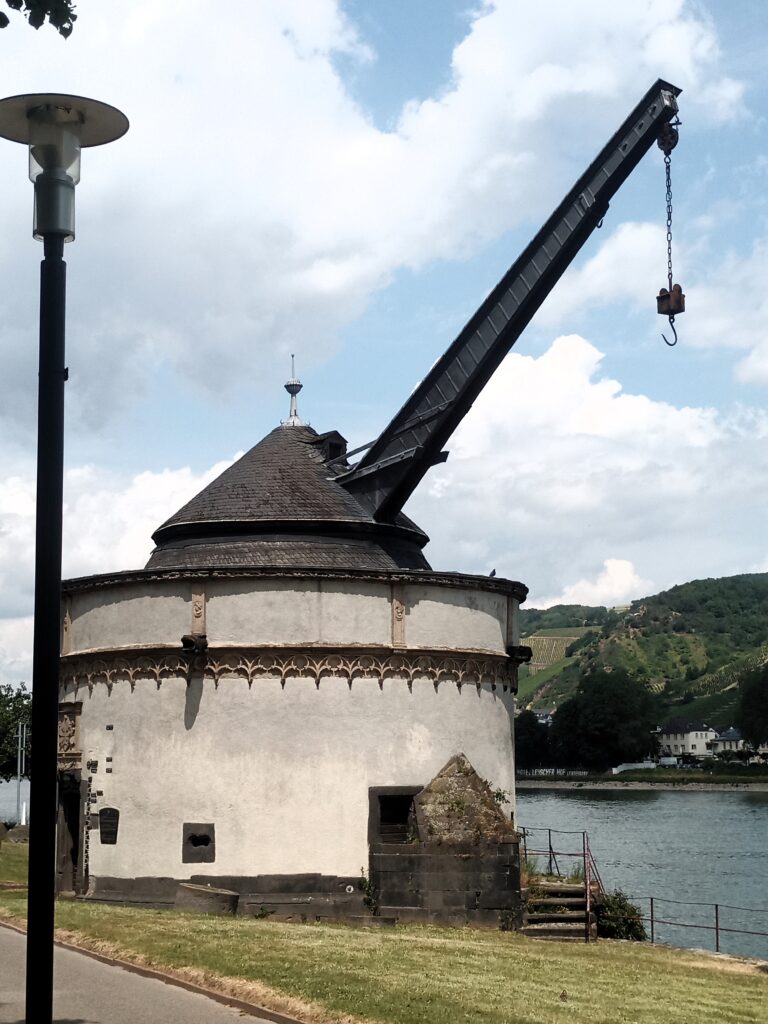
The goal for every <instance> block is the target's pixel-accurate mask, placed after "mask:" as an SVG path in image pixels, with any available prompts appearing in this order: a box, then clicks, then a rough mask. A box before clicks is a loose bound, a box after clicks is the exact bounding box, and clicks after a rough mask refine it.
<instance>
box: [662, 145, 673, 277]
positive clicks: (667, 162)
mask: <svg viewBox="0 0 768 1024" xmlns="http://www.w3.org/2000/svg"><path fill="white" fill-rule="evenodd" d="M671 168H672V158H671V156H670V154H669V153H665V154H664V170H665V173H666V178H667V277H668V278H669V291H670V292H671V291H672V170H671Z"/></svg>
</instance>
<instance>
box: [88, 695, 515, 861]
mask: <svg viewBox="0 0 768 1024" xmlns="http://www.w3.org/2000/svg"><path fill="white" fill-rule="evenodd" d="M77 696H78V698H79V699H82V700H83V712H82V720H81V738H82V742H83V753H84V756H85V757H86V758H87V759H88V760H96V761H97V762H98V765H99V767H98V769H97V772H96V774H95V775H94V780H93V786H94V791H97V792H100V793H101V794H102V795H101V796H99V798H98V803H97V805H96V806H95V808H94V809H98V807H100V806H110V807H117V808H118V809H119V810H120V826H119V841H118V843H117V845H115V846H102V845H101V844H100V842H99V839H98V832H97V831H96V832H94V833H93V834H92V840H91V846H90V874H91V875H92V876H97V877H104V876H108V877H122V878H131V877H139V876H147V875H150V876H170V877H175V878H179V877H186V876H189V875H191V874H209V875H257V874H265V873H275V874H292V873H301V872H321V873H324V874H338V875H357V874H359V872H360V867H361V865H365V864H366V863H367V858H368V845H367V843H368V841H367V829H368V788H369V787H370V786H423V785H425V784H426V783H427V782H429V781H430V780H431V779H432V778H433V777H434V776H435V775H436V773H437V772H438V771H439V770H440V768H441V767H442V766H443V764H445V762H446V761H447V760H448V759H449V758H450V757H451V756H452V755H453V754H456V753H458V752H460V751H461V752H463V753H465V754H466V755H467V757H468V758H469V760H470V762H471V763H472V764H473V765H474V767H475V768H476V769H477V771H478V772H479V773H480V775H482V776H483V777H484V778H486V779H488V781H489V782H490V783H491V784H492V786H493V787H494V788H496V787H499V788H501V789H504V790H507V791H508V792H511V791H512V789H513V785H514V779H513V765H512V759H511V719H512V703H513V697H512V696H511V694H508V693H503V692H502V691H501V688H497V690H496V691H492V690H491V688H490V687H489V686H483V687H480V689H478V688H477V687H475V686H467V685H465V686H463V687H461V688H459V687H458V686H457V685H456V684H455V683H452V682H445V683H441V684H440V685H439V686H438V687H437V689H436V688H435V686H434V685H433V683H432V682H431V681H430V680H426V679H424V680H415V681H414V682H413V684H412V688H411V689H410V690H409V688H408V685H407V684H406V682H405V681H404V680H402V679H385V680H384V681H383V682H382V684H381V685H379V683H378V682H377V681H376V680H375V679H356V680H354V681H353V683H352V686H351V687H350V686H349V685H348V683H347V680H346V679H339V678H323V679H322V680H321V682H320V685H319V686H316V685H315V683H314V681H312V680H310V679H289V680H287V681H286V683H285V686H284V687H283V686H281V684H280V682H279V680H277V679H262V680H257V681H255V682H254V683H253V684H252V685H251V687H250V688H249V687H248V684H247V682H246V681H245V680H242V679H234V678H231V679H223V680H222V681H221V682H220V683H219V686H218V687H216V686H215V685H214V684H213V682H212V681H210V680H206V681H205V682H204V683H201V682H200V681H198V682H195V681H193V683H192V684H191V685H190V686H189V687H188V686H187V684H186V682H185V681H184V680H182V679H168V680H164V681H163V682H162V683H161V684H160V686H159V687H158V686H157V685H156V684H155V683H153V682H151V681H141V682H139V683H137V684H136V686H135V688H134V690H133V691H131V687H130V685H129V684H128V683H127V682H126V683H119V682H117V683H115V684H114V685H113V687H112V691H111V693H110V692H109V690H108V688H107V686H106V685H97V686H95V687H94V688H93V691H92V693H91V694H90V696H89V695H88V693H87V692H86V693H85V694H83V693H82V692H79V693H78V694H77ZM108 725H109V726H112V728H111V729H107V726H108ZM107 756H109V757H111V758H112V761H111V762H110V763H109V764H110V767H111V768H112V772H111V774H105V765H106V757H107ZM184 822H204V823H213V824H214V825H215V827H216V860H215V862H214V863H212V864H193V865H189V864H183V863H182V858H181V846H182V825H183V823H184Z"/></svg>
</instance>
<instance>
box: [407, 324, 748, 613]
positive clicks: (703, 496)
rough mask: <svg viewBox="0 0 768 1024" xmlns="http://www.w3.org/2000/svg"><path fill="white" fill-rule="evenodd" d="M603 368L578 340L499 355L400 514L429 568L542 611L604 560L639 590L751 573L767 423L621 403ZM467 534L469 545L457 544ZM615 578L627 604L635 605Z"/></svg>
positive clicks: (637, 401)
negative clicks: (447, 453) (503, 585)
mask: <svg viewBox="0 0 768 1024" xmlns="http://www.w3.org/2000/svg"><path fill="white" fill-rule="evenodd" d="M601 359H602V355H601V353H600V352H599V351H598V350H597V349H596V348H595V347H594V346H593V345H591V344H590V343H589V342H587V341H586V340H584V339H583V338H580V337H578V336H568V337H561V338H558V339H557V340H556V341H555V342H554V343H553V344H552V345H551V347H550V348H549V349H548V350H547V351H546V352H545V353H544V354H543V355H542V356H540V357H539V358H532V357H530V356H522V355H517V354H514V353H513V354H511V355H509V356H508V357H507V358H506V360H505V361H504V363H503V364H502V366H501V367H500V368H499V370H498V371H497V372H496V374H495V376H494V377H493V378H492V380H491V381H490V383H489V384H488V385H487V387H486V388H485V390H484V391H483V393H482V394H481V396H480V397H479V399H478V400H477V402H476V403H475V406H474V407H473V409H472V411H471V412H470V414H469V415H468V416H467V418H466V419H465V421H464V422H463V424H462V425H461V426H460V427H459V429H458V431H457V432H456V435H455V436H454V438H453V439H452V441H451V442H450V443H449V445H448V447H449V449H450V450H451V457H450V459H449V461H448V463H447V464H446V465H445V466H443V467H439V468H436V469H435V470H433V471H432V473H431V475H430V477H429V478H428V480H427V482H426V485H425V486H424V487H423V488H422V490H421V491H419V492H417V493H416V495H415V496H414V498H413V499H412V501H411V503H410V504H409V507H408V513H409V515H411V516H413V518H414V519H415V520H416V521H417V522H418V523H420V525H422V526H423V527H424V528H425V529H426V530H427V532H428V533H430V534H431V535H432V538H433V541H432V544H431V546H430V548H429V549H428V555H429V558H430V561H431V562H432V564H433V565H434V566H435V567H437V568H453V569H459V570H462V571H466V572H481V573H482V572H488V571H490V569H493V568H495V569H496V570H497V572H498V573H499V574H501V575H505V576H509V577H512V578H514V579H520V580H522V581H523V582H524V583H526V584H527V585H528V586H529V587H530V588H531V601H532V603H534V604H538V603H539V600H541V599H547V600H549V599H550V598H551V595H553V594H558V593H561V592H562V591H563V587H564V585H567V584H569V582H570V581H574V580H577V581H589V580H591V579H593V578H594V576H595V571H596V567H597V566H601V565H603V564H604V563H606V561H607V560H609V559H610V560H612V561H611V565H612V566H613V569H612V572H613V577H612V579H609V578H604V579H601V580H600V581H599V583H600V586H604V587H605V588H606V590H607V589H608V585H609V584H611V585H613V584H614V583H617V582H618V577H617V576H616V566H617V565H618V564H624V565H627V564H630V563H631V564H632V566H633V567H636V568H633V572H636V573H637V576H638V577H640V578H641V579H640V580H639V581H638V582H637V587H638V589H639V590H640V591H643V590H645V591H646V592H647V590H648V589H649V588H650V581H652V582H653V585H654V586H656V587H657V588H663V587H666V586H671V585H673V584H675V583H680V582H683V581H684V580H686V579H694V578H697V577H700V576H724V575H729V574H731V573H736V572H740V571H741V572H743V571H748V570H749V569H750V568H751V567H752V566H753V565H754V564H755V563H756V562H758V561H759V560H760V559H761V558H762V557H763V555H764V549H763V547H761V546H759V545H758V546H757V547H756V545H755V542H754V537H760V536H762V535H763V533H764V530H763V529H762V525H761V524H762V522H763V520H764V507H765V494H766V491H767V490H768V451H766V445H765V439H766V437H767V436H768V415H766V414H765V413H764V412H763V411H761V410H750V409H735V410H733V411H732V412H731V413H719V412H718V411H716V410H715V409H711V408H695V407H676V406H673V405H671V404H669V403H666V402H659V401H654V400H652V399H650V398H648V397H647V396H644V395H632V394H625V393H624V392H623V390H622V387H621V385H620V383H619V382H617V381H615V380H610V379H609V378H606V377H604V376H602V375H601V372H600V363H601ZM436 501H439V502H440V504H439V510H440V514H439V515H437V514H436V511H435V507H436V506H435V502H436ZM478 536H479V538H480V539H481V541H482V546H481V547H477V546H476V545H475V546H473V547H471V548H466V547H465V546H464V542H465V540H466V538H472V539H473V541H474V540H476V539H477V538H478ZM643 580H644V581H648V583H647V586H646V585H642V586H641V583H642V581H643ZM624 582H625V583H626V587H627V593H626V596H642V595H641V594H639V593H635V594H634V595H630V591H631V589H632V587H631V586H630V577H629V576H628V575H627V576H625V577H624ZM574 586H575V584H574ZM578 586H579V588H580V590H581V591H582V592H584V591H585V587H584V585H582V584H581V583H579V584H578ZM618 596H619V595H618V594H617V599H618Z"/></svg>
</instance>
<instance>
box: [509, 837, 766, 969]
mask: <svg viewBox="0 0 768 1024" xmlns="http://www.w3.org/2000/svg"><path fill="white" fill-rule="evenodd" d="M520 835H521V839H522V854H523V859H524V863H525V865H526V868H527V869H528V871H529V872H531V873H541V874H544V875H548V876H551V877H554V878H561V879H564V880H565V879H569V880H572V881H582V880H583V881H584V884H585V890H586V891H590V890H595V892H596V894H600V895H602V894H603V893H604V892H605V887H604V885H603V882H602V879H601V877H600V872H599V870H598V867H597V863H596V861H595V859H594V857H593V856H592V851H591V847H590V844H589V836H588V834H587V833H586V832H573V831H571V832H569V831H565V830H562V829H555V828H528V827H525V828H521V829H520ZM561 837H562V838H561ZM575 837H578V838H575ZM574 861H575V863H576V867H575V868H574V867H572V866H571V865H573V864H574ZM579 862H581V863H579ZM627 895H628V897H629V899H630V900H631V901H632V902H633V903H635V904H637V905H638V908H639V910H640V915H641V918H642V920H643V923H644V924H645V925H646V928H647V931H648V937H649V939H650V941H651V942H653V943H655V942H662V943H665V944H667V945H672V946H674V945H683V946H684V947H685V946H686V944H685V943H680V941H679V939H680V937H681V935H682V929H690V931H691V933H693V934H696V935H701V934H702V933H706V935H707V936H709V937H710V938H711V941H712V943H713V947H714V950H715V952H717V953H720V952H723V951H724V950H723V944H724V939H725V938H727V937H730V936H749V937H750V938H752V939H757V940H760V939H765V940H768V907H765V908H763V907H739V906H734V905H732V904H729V903H708V902H702V901H696V900H673V899H668V898H667V897H664V896H637V895H634V894H632V893H628V894H627ZM598 898H599V896H598ZM676 907H684V908H685V911H682V910H676V909H674V908H676ZM683 937H685V938H688V936H683ZM676 938H677V941H675V939H676ZM751 945H753V946H755V947H756V948H755V949H754V950H752V951H751V953H752V955H758V956H768V941H766V942H765V943H760V942H759V941H758V942H757V943H752V944H751ZM730 951H731V952H741V953H744V952H746V951H745V950H743V949H740V950H736V949H732V950H730Z"/></svg>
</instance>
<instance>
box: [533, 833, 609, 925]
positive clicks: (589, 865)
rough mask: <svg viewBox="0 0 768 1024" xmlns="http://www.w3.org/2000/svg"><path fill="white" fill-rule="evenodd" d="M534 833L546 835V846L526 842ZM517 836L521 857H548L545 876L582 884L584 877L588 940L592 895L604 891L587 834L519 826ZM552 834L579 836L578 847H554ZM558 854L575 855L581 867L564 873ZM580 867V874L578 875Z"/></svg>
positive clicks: (562, 855) (599, 894)
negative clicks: (540, 847) (571, 848)
mask: <svg viewBox="0 0 768 1024" xmlns="http://www.w3.org/2000/svg"><path fill="white" fill-rule="evenodd" d="M534 833H536V834H539V833H541V834H542V841H543V835H544V834H546V844H547V845H546V849H536V848H535V847H531V846H529V844H528V838H529V836H530V837H531V838H532V839H533V840H534V842H537V839H536V835H534ZM520 835H521V837H522V841H523V843H522V845H523V858H524V860H528V858H529V857H546V858H547V872H546V874H547V875H550V876H554V877H557V878H562V879H564V880H565V879H571V880H573V881H574V882H575V884H581V878H583V879H584V914H585V918H584V939H585V941H586V942H589V941H590V939H591V938H592V901H593V896H594V895H595V893H597V895H598V897H600V896H602V895H603V893H604V892H605V888H604V886H603V880H602V878H601V877H600V871H599V870H598V867H597V861H596V860H595V858H594V856H593V855H592V848H591V847H590V845H589V835H588V834H587V833H586V832H583V831H582V832H566V831H563V830H561V829H556V828H521V829H520ZM553 835H554V836H580V837H581V842H578V840H576V842H577V843H578V849H575V850H566V849H560V850H558V849H556V848H555V844H554V842H553V840H552V837H553ZM567 842H568V840H564V841H563V842H562V843H560V842H558V845H565V844H566V843H567ZM558 857H568V858H575V859H576V861H577V863H578V861H581V868H580V869H579V868H577V869H576V870H575V871H573V872H571V873H568V874H564V873H563V872H562V871H561V870H560V864H559V862H558V859H557V858H558ZM579 870H580V877H579Z"/></svg>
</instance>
